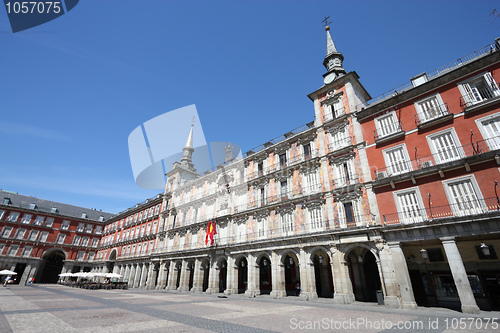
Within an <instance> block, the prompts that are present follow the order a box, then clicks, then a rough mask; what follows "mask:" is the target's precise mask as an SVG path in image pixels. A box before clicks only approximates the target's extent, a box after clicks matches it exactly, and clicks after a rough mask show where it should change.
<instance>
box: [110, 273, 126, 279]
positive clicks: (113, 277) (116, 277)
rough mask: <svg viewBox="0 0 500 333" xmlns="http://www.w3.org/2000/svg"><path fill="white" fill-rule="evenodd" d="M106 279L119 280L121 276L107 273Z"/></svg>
mask: <svg viewBox="0 0 500 333" xmlns="http://www.w3.org/2000/svg"><path fill="white" fill-rule="evenodd" d="M106 277H107V278H110V279H119V278H121V277H122V276H121V275H120V274H118V273H108V274H106Z"/></svg>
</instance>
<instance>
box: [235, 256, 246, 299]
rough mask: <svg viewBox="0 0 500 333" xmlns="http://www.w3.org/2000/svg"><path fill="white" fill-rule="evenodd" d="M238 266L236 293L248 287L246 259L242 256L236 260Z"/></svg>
mask: <svg viewBox="0 0 500 333" xmlns="http://www.w3.org/2000/svg"><path fill="white" fill-rule="evenodd" d="M236 267H238V294H243V293H245V291H246V290H247V289H248V261H247V259H246V258H245V257H242V258H241V259H240V260H238V261H237V265H236Z"/></svg>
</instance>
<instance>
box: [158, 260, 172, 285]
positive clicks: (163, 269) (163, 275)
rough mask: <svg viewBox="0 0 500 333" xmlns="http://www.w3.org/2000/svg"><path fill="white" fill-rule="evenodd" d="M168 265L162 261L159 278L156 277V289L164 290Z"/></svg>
mask: <svg viewBox="0 0 500 333" xmlns="http://www.w3.org/2000/svg"><path fill="white" fill-rule="evenodd" d="M169 264H170V263H167V262H165V261H162V262H161V263H160V268H159V272H158V274H159V276H158V283H157V284H156V289H165V287H166V286H167V272H168V270H167V269H168V267H169V266H168V265H169Z"/></svg>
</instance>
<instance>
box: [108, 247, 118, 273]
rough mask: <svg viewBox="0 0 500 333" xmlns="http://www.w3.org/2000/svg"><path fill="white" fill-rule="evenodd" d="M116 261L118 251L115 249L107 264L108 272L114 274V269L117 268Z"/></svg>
mask: <svg viewBox="0 0 500 333" xmlns="http://www.w3.org/2000/svg"><path fill="white" fill-rule="evenodd" d="M115 261H116V249H113V250H112V251H111V253H110V254H109V257H108V260H107V262H106V268H107V270H108V272H113V269H114V268H115Z"/></svg>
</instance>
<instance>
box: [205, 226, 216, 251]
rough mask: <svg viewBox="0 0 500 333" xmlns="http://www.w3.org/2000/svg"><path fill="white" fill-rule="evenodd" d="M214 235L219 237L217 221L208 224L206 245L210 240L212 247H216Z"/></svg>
mask: <svg viewBox="0 0 500 333" xmlns="http://www.w3.org/2000/svg"><path fill="white" fill-rule="evenodd" d="M214 235H217V230H215V221H213V222H210V221H209V222H208V224H207V235H206V236H205V245H207V244H208V238H210V245H214Z"/></svg>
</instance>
